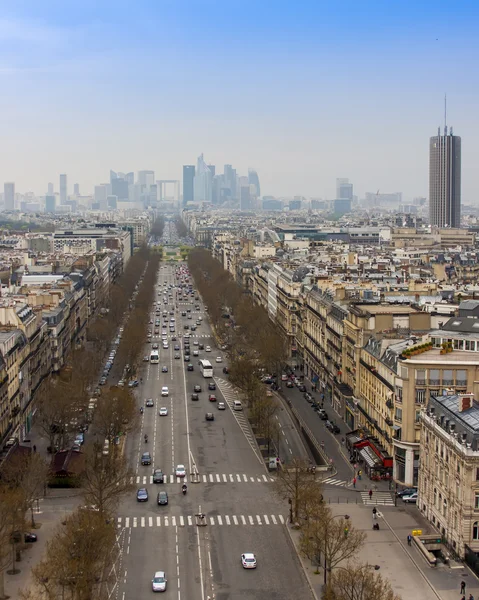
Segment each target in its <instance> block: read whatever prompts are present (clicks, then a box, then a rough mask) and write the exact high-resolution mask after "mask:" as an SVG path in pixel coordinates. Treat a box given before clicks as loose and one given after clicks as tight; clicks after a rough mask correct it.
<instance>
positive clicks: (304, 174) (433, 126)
mask: <svg viewBox="0 0 479 600" xmlns="http://www.w3.org/2000/svg"><path fill="white" fill-rule="evenodd" d="M478 10H479V9H478V6H477V4H476V3H473V2H462V3H461V4H460V5H456V4H452V3H446V2H434V3H433V2H429V1H426V2H421V3H419V6H418V5H417V3H414V2H403V3H401V4H400V6H395V5H393V4H384V3H383V2H375V1H374V2H368V3H366V4H362V3H357V2H342V3H341V4H340V5H339V4H336V3H326V2H322V1H321V2H299V3H295V4H291V3H287V2H260V3H258V2H252V1H250V0H243V1H242V2H229V3H227V4H226V5H225V4H224V3H220V2H214V1H205V0H203V1H201V2H196V1H188V2H183V3H176V2H145V1H140V2H137V3H135V6H134V7H133V6H132V5H131V4H130V3H126V2H110V1H107V2H101V3H97V2H93V1H87V2H81V3H79V2H76V3H61V2H57V1H44V2H41V3H39V2H34V1H30V0H27V1H25V2H17V3H10V4H9V5H8V6H3V10H2V13H3V14H2V18H1V19H0V50H1V58H0V81H1V88H2V94H1V97H0V108H1V112H2V116H3V119H2V146H1V150H0V181H14V182H15V185H16V190H18V191H21V192H23V193H24V192H27V191H30V190H31V191H34V192H35V193H37V194H44V193H45V192H46V187H47V182H49V181H54V182H57V181H58V174H59V173H68V176H69V181H70V182H74V181H75V182H79V183H80V186H81V190H82V192H84V193H91V192H92V190H93V188H94V185H95V184H97V183H98V182H101V181H105V180H107V179H108V173H109V169H110V168H113V169H117V170H119V171H124V172H129V171H137V170H140V169H153V170H155V173H156V174H157V176H158V177H160V178H162V179H181V169H182V165H184V164H194V163H195V162H196V158H197V156H198V155H199V154H200V153H201V152H203V153H204V155H205V159H206V160H207V161H208V162H211V163H212V164H217V165H223V164H225V163H229V164H234V165H235V166H236V167H237V168H238V170H239V171H242V172H247V169H248V167H254V168H255V169H256V170H257V171H258V173H259V174H260V177H261V185H262V193H264V194H271V195H276V196H288V195H289V196H292V195H297V194H300V195H304V196H315V197H323V198H334V195H335V181H336V178H337V177H348V178H349V179H350V180H351V181H354V186H355V193H356V194H357V195H359V196H361V195H362V194H364V192H366V191H371V190H374V191H376V189H381V190H384V191H385V192H395V191H398V190H400V191H402V192H403V195H404V198H405V199H406V200H411V199H412V198H413V197H415V196H427V194H428V140H429V137H430V136H432V135H435V133H436V131H437V127H438V126H443V125H444V106H443V98H444V94H445V93H447V96H448V107H449V108H448V124H449V125H452V126H453V127H454V133H455V134H457V135H459V136H461V137H462V140H463V142H462V143H463V148H462V201H463V203H466V204H470V203H474V202H475V201H476V198H475V181H474V175H473V174H474V172H475V169H474V167H475V158H476V157H475V154H474V152H473V144H472V143H471V141H472V140H474V139H477V136H478V134H479V124H478V118H477V110H476V107H477V92H478V86H477V80H476V78H474V77H471V74H473V73H475V71H476V64H475V63H476V60H475V59H476V57H477V51H478V48H477V45H478V41H477V36H476V34H475V32H476V31H477V16H478Z"/></svg>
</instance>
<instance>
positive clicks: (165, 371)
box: [161, 365, 168, 373]
mask: <svg viewBox="0 0 479 600" xmlns="http://www.w3.org/2000/svg"><path fill="white" fill-rule="evenodd" d="M161 372H162V373H168V367H167V366H166V365H163V366H162V367H161Z"/></svg>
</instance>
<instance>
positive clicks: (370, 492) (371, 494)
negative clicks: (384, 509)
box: [369, 490, 373, 500]
mask: <svg viewBox="0 0 479 600" xmlns="http://www.w3.org/2000/svg"><path fill="white" fill-rule="evenodd" d="M372 497H373V490H369V499H370V500H371V498H372Z"/></svg>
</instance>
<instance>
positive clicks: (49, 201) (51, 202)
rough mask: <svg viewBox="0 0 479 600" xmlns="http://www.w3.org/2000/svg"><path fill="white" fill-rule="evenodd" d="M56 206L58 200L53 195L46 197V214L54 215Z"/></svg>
mask: <svg viewBox="0 0 479 600" xmlns="http://www.w3.org/2000/svg"><path fill="white" fill-rule="evenodd" d="M55 205H56V198H55V196H54V195H53V194H52V195H47V196H45V212H47V213H54V212H55Z"/></svg>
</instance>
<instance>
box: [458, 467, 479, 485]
mask: <svg viewBox="0 0 479 600" xmlns="http://www.w3.org/2000/svg"><path fill="white" fill-rule="evenodd" d="M457 468H458V469H459V465H457ZM476 481H479V467H476Z"/></svg>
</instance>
